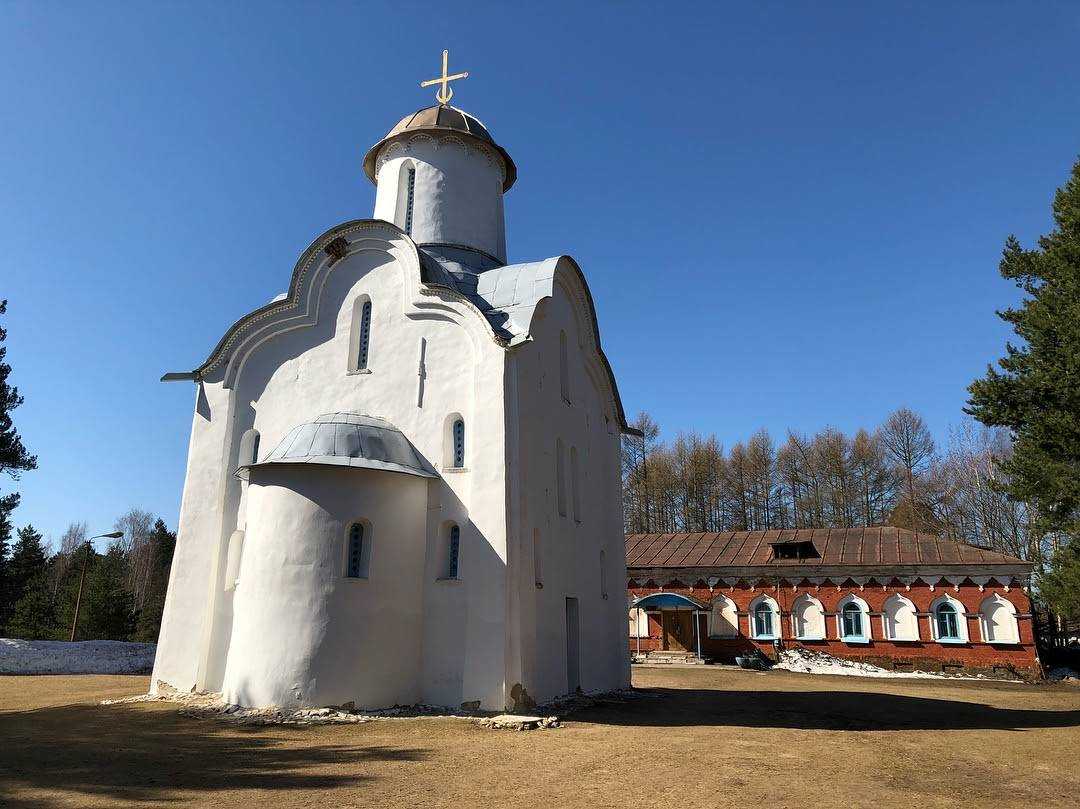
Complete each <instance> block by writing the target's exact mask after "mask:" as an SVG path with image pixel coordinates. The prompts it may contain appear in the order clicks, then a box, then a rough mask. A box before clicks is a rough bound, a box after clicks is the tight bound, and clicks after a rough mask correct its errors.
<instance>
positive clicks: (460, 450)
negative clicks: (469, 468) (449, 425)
mask: <svg viewBox="0 0 1080 809" xmlns="http://www.w3.org/2000/svg"><path fill="white" fill-rule="evenodd" d="M453 441H454V468H455V469H462V468H464V466H465V420H464V419H454V426H453Z"/></svg>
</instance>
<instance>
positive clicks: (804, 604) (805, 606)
mask: <svg viewBox="0 0 1080 809" xmlns="http://www.w3.org/2000/svg"><path fill="white" fill-rule="evenodd" d="M791 631H792V634H794V635H795V638H796V639H797V640H825V609H824V607H822V606H821V602H820V601H818V600H817V599H816V598H814V597H813V596H812V595H810V594H809V593H803V594H802V595H801V596H799V597H798V598H797V599H795V603H794V604H793V605H792V606H791Z"/></svg>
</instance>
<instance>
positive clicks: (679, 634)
mask: <svg viewBox="0 0 1080 809" xmlns="http://www.w3.org/2000/svg"><path fill="white" fill-rule="evenodd" d="M660 615H661V616H662V617H663V627H664V651H673V652H686V651H689V650H690V646H691V644H692V643H693V639H692V635H693V627H692V626H691V624H690V620H691V615H690V613H689V612H686V611H683V610H664V611H663V612H661V613H660Z"/></svg>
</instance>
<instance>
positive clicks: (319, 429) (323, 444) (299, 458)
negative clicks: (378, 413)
mask: <svg viewBox="0 0 1080 809" xmlns="http://www.w3.org/2000/svg"><path fill="white" fill-rule="evenodd" d="M270 464H318V465H322V466H343V467H344V466H348V467H354V468H358V469H381V470H385V471H388V472H404V473H405V474H408V475H419V476H420V477H436V475H435V474H434V472H432V471H431V470H430V469H429V468H428V465H427V464H425V463H424V461H423V459H422V458H421V457H420V455H419V454H418V453H417V452H416V450H415V449H413V446H412V444H410V443H409V439H407V438H406V437H405V434H404V433H402V432H401V430H399V429H398V428H397V427H395V426H394V425H393V424H391V423H390V422H388V421H387V420H386V419H380V418H377V417H375V416H363V415H360V414H359V413H348V412H346V413H327V414H326V415H323V416H319V417H318V418H317V419H315V420H314V421H310V422H307V423H305V424H300V425H298V426H296V427H293V428H292V429H291V430H290V431H289V432H288V434H287V435H286V436H285V437H284V438H283V439H282V440H281V443H280V444H278V445H277V446H276V447H275V448H274V451H273V452H271V453H270V454H269V455H267V456H266V457H265V458H263V459H262V460H261V461H257V462H256V463H251V464H245V465H244V466H241V467H240V468H239V469H238V470H237V473H238V474H240V475H241V476H242V477H243V476H246V474H247V472H248V470H250V469H254V468H258V467H265V466H269V465H270Z"/></svg>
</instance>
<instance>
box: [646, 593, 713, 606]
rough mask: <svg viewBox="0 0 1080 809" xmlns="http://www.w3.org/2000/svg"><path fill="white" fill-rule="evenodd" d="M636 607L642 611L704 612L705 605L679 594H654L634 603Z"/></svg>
mask: <svg viewBox="0 0 1080 809" xmlns="http://www.w3.org/2000/svg"><path fill="white" fill-rule="evenodd" d="M634 607H638V608H641V609H648V608H650V607H652V608H653V609H661V610H662V609H665V608H666V609H679V608H682V609H688V608H689V609H695V610H703V609H705V608H706V607H705V605H704V604H702V603H701V602H700V601H697V600H696V599H693V598H690V596H684V595H679V594H678V593H653V594H652V595H647V596H644V597H643V598H639V599H636V600H635V601H634Z"/></svg>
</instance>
